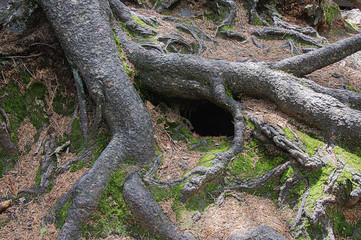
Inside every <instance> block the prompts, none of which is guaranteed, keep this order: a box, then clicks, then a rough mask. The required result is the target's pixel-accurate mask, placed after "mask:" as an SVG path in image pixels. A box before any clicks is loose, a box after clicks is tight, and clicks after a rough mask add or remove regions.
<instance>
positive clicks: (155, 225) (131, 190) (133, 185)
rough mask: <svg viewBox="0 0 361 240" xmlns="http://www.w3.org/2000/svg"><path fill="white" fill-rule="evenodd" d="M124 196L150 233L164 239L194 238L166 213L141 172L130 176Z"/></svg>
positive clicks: (130, 208) (139, 220)
mask: <svg viewBox="0 0 361 240" xmlns="http://www.w3.org/2000/svg"><path fill="white" fill-rule="evenodd" d="M123 198H124V201H125V202H126V203H127V207H128V209H129V210H130V211H131V213H132V215H133V216H134V217H135V218H136V220H137V222H138V223H140V225H142V226H143V227H144V228H145V229H147V230H148V231H149V232H150V233H153V234H156V235H158V236H159V237H161V238H164V239H179V240H180V239H193V237H192V235H191V234H184V233H181V232H180V231H179V230H177V229H176V227H175V226H174V225H173V223H172V222H171V221H170V220H169V219H168V218H167V217H166V216H165V215H164V213H163V210H162V208H161V207H160V206H159V204H158V203H157V201H156V200H155V199H154V198H153V196H152V195H151V194H150V193H149V191H148V190H147V189H146V187H145V186H144V184H143V182H142V180H141V176H140V174H139V173H133V174H132V175H130V176H129V177H128V179H127V180H126V181H125V183H124V186H123Z"/></svg>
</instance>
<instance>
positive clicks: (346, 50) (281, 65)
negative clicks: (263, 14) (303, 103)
mask: <svg viewBox="0 0 361 240" xmlns="http://www.w3.org/2000/svg"><path fill="white" fill-rule="evenodd" d="M257 34H258V33H257ZM260 34H261V35H262V34H263V33H260ZM262 36H264V35H262ZM312 45H313V44H312ZM360 50H361V34H357V35H355V36H353V37H350V38H346V39H344V40H341V41H339V42H335V43H333V44H330V45H327V46H325V47H323V48H321V49H318V50H315V51H312V52H309V53H306V54H302V55H298V56H294V57H291V58H286V59H283V60H281V61H279V62H277V63H275V64H271V67H272V68H274V69H280V70H282V71H285V72H288V73H292V74H294V75H295V76H304V75H307V74H310V73H312V72H314V71H316V70H318V69H321V68H323V67H326V66H328V65H331V64H332V63H335V62H338V61H340V60H342V59H343V58H345V57H347V56H349V55H351V54H353V53H355V52H357V51H360Z"/></svg>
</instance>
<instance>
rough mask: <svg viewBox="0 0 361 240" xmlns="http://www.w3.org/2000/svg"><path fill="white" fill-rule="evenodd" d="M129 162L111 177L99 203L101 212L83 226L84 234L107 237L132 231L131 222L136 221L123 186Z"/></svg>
mask: <svg viewBox="0 0 361 240" xmlns="http://www.w3.org/2000/svg"><path fill="white" fill-rule="evenodd" d="M126 167H127V164H124V165H123V166H122V167H121V168H120V169H118V170H117V171H116V172H115V173H114V174H113V175H112V176H111V177H110V180H109V182H108V184H107V188H106V190H105V192H104V194H103V196H102V197H101V200H100V202H99V205H98V208H97V210H98V212H99V214H95V215H94V216H93V217H92V220H93V221H92V222H91V223H88V224H86V225H84V226H83V229H82V232H83V236H85V237H88V235H89V236H91V238H94V237H97V238H105V237H107V236H109V235H111V234H117V235H121V236H126V235H127V233H128V232H129V231H131V226H129V224H128V223H129V222H132V221H134V219H133V217H132V216H131V214H130V213H129V211H128V209H127V207H126V204H125V202H124V199H123V195H122V187H123V184H124V182H125V180H126V178H127V176H128V172H127V171H126Z"/></svg>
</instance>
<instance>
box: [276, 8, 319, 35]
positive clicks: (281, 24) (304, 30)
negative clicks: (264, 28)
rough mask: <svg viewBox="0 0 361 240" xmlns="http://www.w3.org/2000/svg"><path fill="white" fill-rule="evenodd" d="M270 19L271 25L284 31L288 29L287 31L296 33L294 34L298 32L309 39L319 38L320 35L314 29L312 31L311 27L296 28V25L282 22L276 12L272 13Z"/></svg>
mask: <svg viewBox="0 0 361 240" xmlns="http://www.w3.org/2000/svg"><path fill="white" fill-rule="evenodd" d="M271 17H272V20H273V24H274V26H275V27H282V28H285V29H288V30H293V31H296V32H300V33H302V34H305V35H308V36H310V37H314V38H316V37H317V38H320V35H319V34H318V32H317V31H316V29H314V28H313V27H311V26H308V27H300V26H297V25H292V24H289V23H287V22H284V21H282V20H281V18H280V15H279V14H278V13H276V12H273V13H272V14H271Z"/></svg>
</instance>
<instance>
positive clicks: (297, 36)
mask: <svg viewBox="0 0 361 240" xmlns="http://www.w3.org/2000/svg"><path fill="white" fill-rule="evenodd" d="M251 34H252V35H255V36H256V37H259V38H262V39H277V40H282V39H286V38H293V39H294V40H297V41H299V42H301V43H305V44H309V45H313V46H317V47H320V48H322V47H323V45H322V44H321V42H320V41H317V40H316V39H315V38H312V37H309V36H307V35H304V34H302V33H299V32H296V31H294V30H287V29H282V28H274V27H265V28H263V29H261V30H254V31H252V32H251Z"/></svg>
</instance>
